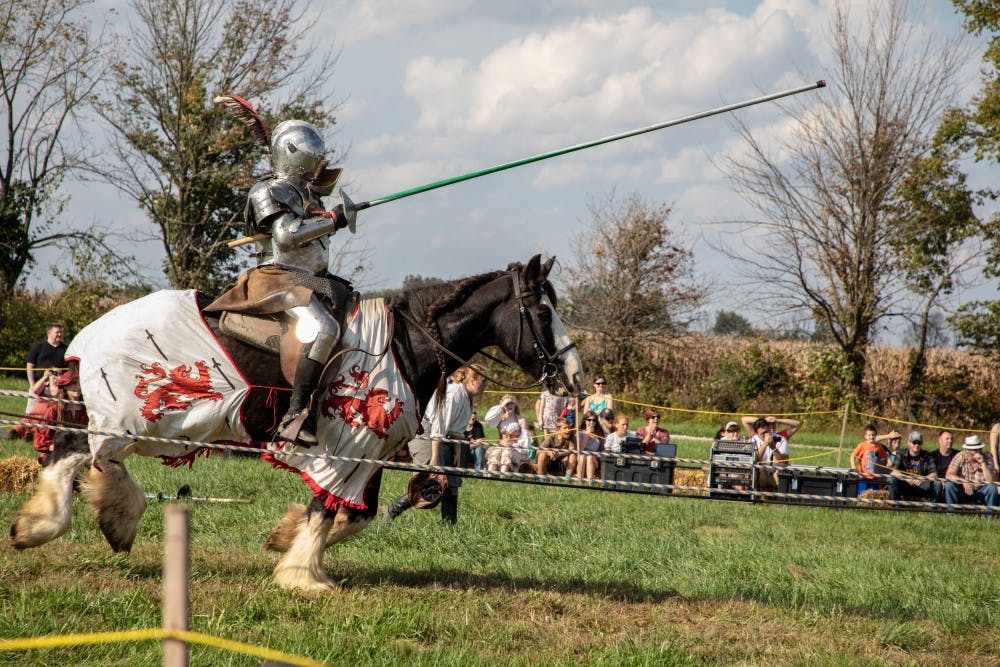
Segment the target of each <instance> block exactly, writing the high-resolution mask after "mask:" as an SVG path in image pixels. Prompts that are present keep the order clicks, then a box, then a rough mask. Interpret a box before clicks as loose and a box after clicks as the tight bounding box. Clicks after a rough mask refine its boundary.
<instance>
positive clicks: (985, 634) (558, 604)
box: [0, 408, 1000, 665]
mask: <svg viewBox="0 0 1000 667" xmlns="http://www.w3.org/2000/svg"><path fill="white" fill-rule="evenodd" d="M5 409H8V408H5ZM12 454H16V455H20V456H33V453H32V450H31V448H30V446H29V445H27V444H26V443H11V442H3V443H0V458H5V457H7V456H10V455H12ZM128 465H129V468H130V469H131V470H132V472H133V474H134V476H135V477H136V478H137V480H139V482H140V484H142V486H143V487H144V488H145V489H146V490H147V492H148V493H152V494H156V493H158V492H159V493H165V494H168V495H174V494H175V493H176V491H177V489H178V487H179V486H180V485H181V484H189V485H190V486H191V487H192V489H193V491H194V493H195V495H199V496H219V497H242V498H250V499H252V501H253V502H252V503H251V504H249V505H224V504H195V505H193V506H192V513H191V524H192V530H191V541H192V572H191V628H192V629H193V630H196V631H199V632H205V633H208V634H212V635H216V636H220V637H225V638H228V639H233V640H237V641H241V642H246V643H250V644H256V645H261V646H267V647H270V648H273V649H277V650H281V651H285V652H289V653H294V654H299V655H303V656H308V657H310V658H314V659H318V660H326V661H329V662H330V663H331V664H334V665H341V664H384V665H395V664H426V665H507V664H515V665H528V664H597V665H672V664H676V665H699V664H724V665H730V664H766V665H773V664H792V665H817V664H819V665H881V664H913V665H954V664H962V665H1000V521H984V520H982V519H979V518H974V517H951V516H945V515H932V514H916V513H893V512H885V511H865V510H833V509H819V508H803V507H788V506H780V505H751V504H747V503H739V502H719V501H709V500H701V499H696V498H673V497H662V496H647V495H640V494H622V493H613V492H606V491H592V490H584V489H564V488H555V487H541V486H529V485H524V484H510V483H503V482H492V481H485V480H473V481H467V482H466V484H465V486H464V487H463V489H462V496H461V505H460V510H459V523H458V525H457V526H455V527H452V526H447V525H444V524H442V523H441V522H440V520H439V514H438V512H437V511H436V510H424V511H411V512H408V513H407V514H405V515H404V516H403V517H401V518H400V519H399V520H397V521H395V522H393V523H392V524H386V523H384V522H382V521H381V520H376V521H375V522H373V523H372V525H371V526H370V527H369V529H368V530H367V531H365V532H364V533H362V534H360V535H359V536H357V537H355V538H352V539H351V540H349V541H347V542H345V543H344V544H342V545H338V546H336V547H333V548H332V549H330V550H329V551H328V552H327V570H328V572H329V573H330V574H331V576H333V577H334V578H335V579H336V580H337V581H338V582H339V584H340V588H339V590H338V591H336V592H334V593H331V594H324V595H309V596H307V595H301V594H298V593H294V592H288V591H282V590H279V589H277V588H275V587H274V586H273V585H272V584H271V583H270V579H271V569H272V568H273V566H274V564H275V562H276V561H277V555H276V554H274V553H271V552H264V551H262V549H261V543H262V542H263V540H264V539H265V537H266V536H267V534H268V533H269V532H270V529H271V528H272V526H273V525H274V523H275V522H276V521H277V520H278V519H279V518H280V517H281V515H282V514H283V512H284V509H285V506H286V504H287V503H288V502H290V501H296V502H303V501H305V500H307V498H308V492H307V490H306V487H305V486H304V485H303V484H302V483H301V481H299V479H298V478H297V477H296V476H295V475H292V474H291V473H288V472H282V471H275V470H272V469H271V468H270V467H269V466H267V465H266V464H264V463H263V462H261V461H259V460H256V459H248V458H224V457H222V456H213V457H211V458H209V459H199V460H198V461H197V462H196V463H195V465H194V467H193V468H192V469H190V470H189V469H186V468H185V469H179V470H174V469H170V468H167V467H165V466H162V465H160V464H159V462H158V461H154V460H149V459H139V458H136V457H132V458H130V459H129V460H128ZM407 477H408V475H407V474H406V473H402V472H395V471H388V472H386V474H385V481H384V484H383V491H382V502H383V503H384V502H386V501H387V500H389V499H391V498H393V497H395V496H396V495H397V494H398V493H400V492H401V491H402V490H403V488H404V486H405V482H406V479H407ZM27 497H28V496H27V492H23V491H22V492H16V493H13V494H0V519H2V521H3V522H4V523H5V525H9V523H10V520H11V518H12V517H13V515H14V513H15V512H16V511H17V507H18V506H19V504H20V503H21V502H23V501H24V500H25V499H26V498H27ZM164 507H165V503H163V502H158V501H155V500H153V501H151V502H150V506H149V508H148V510H147V512H146V514H145V516H144V517H143V519H142V522H141V524H140V532H139V536H138V538H137V540H136V545H135V547H134V549H133V551H132V553H131V554H113V553H111V551H110V549H109V548H108V547H107V545H106V543H105V542H104V539H103V537H102V536H101V535H100V533H99V531H98V529H97V526H96V523H95V521H94V518H93V516H92V515H91V514H90V512H89V510H87V508H86V507H85V506H84V505H83V504H82V503H81V502H80V501H78V500H77V501H74V519H73V527H72V529H71V531H70V532H69V533H68V534H67V535H65V536H63V537H61V538H59V539H58V540H55V541H54V542H52V543H50V544H48V545H45V546H43V547H40V548H38V549H32V550H28V551H25V552H15V551H14V550H13V549H12V548H11V547H10V546H9V544H6V543H4V545H3V546H2V547H0V636H2V637H4V638H12V637H28V636H44V635H54V634H69V633H84V632H100V631H111V630H128V629H136V628H150V627H157V626H159V625H160V622H161V619H160V602H161V585H162V564H161V559H162V531H163V508H164ZM160 660H161V657H160V646H159V644H157V643H156V642H151V641H145V642H129V643H119V644H107V645H100V646H85V647H79V648H59V649H45V650H32V651H27V652H0V664H12V665H109V664H120V665H152V664H158V663H159V662H160ZM191 663H192V664H193V665H259V664H261V660H260V659H259V658H253V657H248V656H243V655H240V654H236V653H229V652H226V651H223V650H220V649H216V648H210V647H204V646H194V647H192V649H191Z"/></svg>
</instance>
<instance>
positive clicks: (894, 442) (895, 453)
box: [875, 431, 903, 468]
mask: <svg viewBox="0 0 1000 667" xmlns="http://www.w3.org/2000/svg"><path fill="white" fill-rule="evenodd" d="M875 442H884V443H885V444H884V445H882V446H883V447H885V452H886V454H888V463H886V465H887V466H888V467H889V468H892V467H893V466H894V465H895V464H896V459H897V458H899V455H900V453H901V452H902V451H903V450H902V449H900V445H902V444H903V434H902V433H900V432H899V431H889V432H888V433H886V434H885V435H879V436H876V437H875Z"/></svg>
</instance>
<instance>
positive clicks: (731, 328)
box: [712, 310, 754, 337]
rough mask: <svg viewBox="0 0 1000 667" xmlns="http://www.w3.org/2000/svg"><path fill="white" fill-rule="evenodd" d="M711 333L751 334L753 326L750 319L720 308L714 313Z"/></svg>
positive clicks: (728, 334) (723, 334) (722, 334)
mask: <svg viewBox="0 0 1000 667" xmlns="http://www.w3.org/2000/svg"><path fill="white" fill-rule="evenodd" d="M712 333H713V334H715V335H716V336H737V337H739V336H752V335H753V334H754V328H753V325H752V324H750V321H749V320H748V319H747V318H745V317H743V316H742V315H740V314H739V313H735V312H733V311H731V310H720V311H719V312H717V313H716V314H715V324H714V325H712Z"/></svg>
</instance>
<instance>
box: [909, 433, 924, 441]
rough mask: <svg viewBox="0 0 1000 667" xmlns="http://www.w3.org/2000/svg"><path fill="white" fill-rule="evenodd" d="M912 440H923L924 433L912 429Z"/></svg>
mask: <svg viewBox="0 0 1000 667" xmlns="http://www.w3.org/2000/svg"><path fill="white" fill-rule="evenodd" d="M909 440H910V442H921V443H922V442H923V441H924V435H923V434H922V433H921V432H920V431H910V438H909Z"/></svg>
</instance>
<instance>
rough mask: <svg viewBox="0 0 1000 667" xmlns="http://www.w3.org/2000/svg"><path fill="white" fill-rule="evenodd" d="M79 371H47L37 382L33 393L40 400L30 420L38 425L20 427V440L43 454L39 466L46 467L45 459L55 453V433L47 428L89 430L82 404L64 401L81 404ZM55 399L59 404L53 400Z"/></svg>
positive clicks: (75, 368) (74, 366) (74, 368)
mask: <svg viewBox="0 0 1000 667" xmlns="http://www.w3.org/2000/svg"><path fill="white" fill-rule="evenodd" d="M78 371H79V369H78V367H77V365H76V363H75V362H74V363H73V365H72V367H71V368H70V369H69V370H67V371H65V372H63V373H61V374H60V373H56V372H53V371H45V372H44V374H43V375H42V376H41V377H40V378H39V379H38V380H37V381H36V382H35V385H34V386H33V387H32V393H33V394H34V395H35V396H36V397H37V399H36V400H35V404H34V406H33V409H32V414H31V415H30V416H32V417H35V418H36V419H37V420H38V421H37V422H35V423H36V424H37V425H33V426H19V427H17V429H14V430H15V431H18V434H19V436H18V437H21V438H22V439H24V440H28V439H30V440H32V444H33V446H34V448H35V451H37V452H39V453H40V454H41V456H40V457H38V463H39V464H41V465H45V459H46V458H48V455H49V452H51V451H52V444H53V441H54V440H55V431H53V430H52V429H51V428H46V427H45V425H46V424H52V423H55V422H60V423H61V424H62V425H67V426H86V425H87V424H88V422H89V419H88V417H87V410H86V408H85V407H84V406H83V405H82V404H80V403H64V402H63V401H65V400H70V401H79V400H80V397H81V393H80V377H79V375H78ZM50 399H56V400H50Z"/></svg>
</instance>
